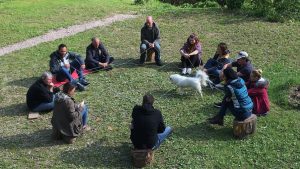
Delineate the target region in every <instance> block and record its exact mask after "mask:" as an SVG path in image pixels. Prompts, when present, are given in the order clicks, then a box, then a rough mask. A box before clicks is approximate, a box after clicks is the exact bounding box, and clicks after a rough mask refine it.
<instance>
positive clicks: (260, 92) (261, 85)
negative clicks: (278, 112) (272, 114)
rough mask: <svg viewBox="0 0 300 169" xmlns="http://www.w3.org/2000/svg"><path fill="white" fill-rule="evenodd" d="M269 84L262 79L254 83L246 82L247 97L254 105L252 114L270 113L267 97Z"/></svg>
mask: <svg viewBox="0 0 300 169" xmlns="http://www.w3.org/2000/svg"><path fill="white" fill-rule="evenodd" d="M268 86H269V82H268V81H267V80H265V79H263V78H261V79H259V80H258V81H256V82H248V83H247V88H248V95H249V96H250V97H251V99H252V102H253V104H254V107H253V113H254V114H265V113H267V112H268V111H270V101H269V97H268V91H267V90H268Z"/></svg>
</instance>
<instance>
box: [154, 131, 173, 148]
mask: <svg viewBox="0 0 300 169" xmlns="http://www.w3.org/2000/svg"><path fill="white" fill-rule="evenodd" d="M171 132H172V128H171V127H169V126H168V127H166V128H165V131H164V132H162V133H159V134H157V137H158V139H157V142H156V144H155V146H154V147H153V148H152V150H155V149H158V148H159V146H160V145H161V143H163V142H164V141H165V140H166V138H167V137H168V136H169V135H170V134H171Z"/></svg>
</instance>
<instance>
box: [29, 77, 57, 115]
mask: <svg viewBox="0 0 300 169" xmlns="http://www.w3.org/2000/svg"><path fill="white" fill-rule="evenodd" d="M52 101H53V92H51V91H50V90H49V89H48V88H47V85H46V84H45V83H44V82H43V80H42V79H39V80H37V81H36V82H35V83H33V84H32V85H31V86H30V88H29V90H28V92H27V94H26V103H27V106H28V108H29V109H30V110H33V109H35V108H36V107H37V106H38V105H40V104H41V103H50V102H52Z"/></svg>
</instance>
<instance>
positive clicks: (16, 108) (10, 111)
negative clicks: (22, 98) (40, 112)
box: [0, 103, 29, 116]
mask: <svg viewBox="0 0 300 169" xmlns="http://www.w3.org/2000/svg"><path fill="white" fill-rule="evenodd" d="M28 112H29V110H28V108H27V105H26V103H18V104H12V105H10V106H7V107H3V108H0V116H24V115H27V114H28Z"/></svg>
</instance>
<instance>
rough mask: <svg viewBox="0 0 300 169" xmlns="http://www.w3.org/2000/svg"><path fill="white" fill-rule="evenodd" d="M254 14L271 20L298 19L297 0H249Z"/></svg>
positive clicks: (299, 2)
mask: <svg viewBox="0 0 300 169" xmlns="http://www.w3.org/2000/svg"><path fill="white" fill-rule="evenodd" d="M251 4H252V5H253V10H254V11H255V14H256V15H258V16H262V17H267V18H268V19H269V20H271V21H284V20H286V19H296V20H300V1H299V0H251Z"/></svg>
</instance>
